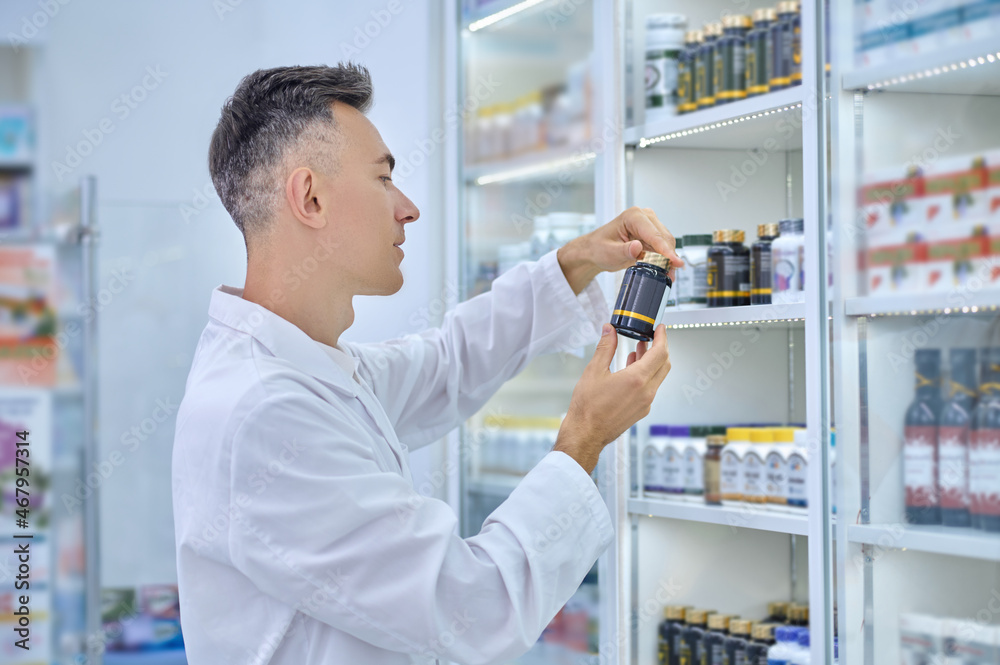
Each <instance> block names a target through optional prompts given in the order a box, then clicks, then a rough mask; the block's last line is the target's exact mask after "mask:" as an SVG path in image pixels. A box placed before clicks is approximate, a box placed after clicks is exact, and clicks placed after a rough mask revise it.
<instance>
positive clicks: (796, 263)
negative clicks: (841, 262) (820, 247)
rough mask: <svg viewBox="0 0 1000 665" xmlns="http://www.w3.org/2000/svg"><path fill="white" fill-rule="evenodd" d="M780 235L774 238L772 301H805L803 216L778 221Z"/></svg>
mask: <svg viewBox="0 0 1000 665" xmlns="http://www.w3.org/2000/svg"><path fill="white" fill-rule="evenodd" d="M778 229H779V231H780V233H781V235H780V236H779V237H778V238H776V239H775V240H773V241H772V242H771V302H772V303H775V304H779V305H784V304H789V303H797V302H805V291H803V288H804V283H805V279H804V276H805V272H804V271H805V266H804V258H805V239H806V238H805V234H804V231H803V229H804V223H803V220H802V219H783V220H781V221H780V222H778Z"/></svg>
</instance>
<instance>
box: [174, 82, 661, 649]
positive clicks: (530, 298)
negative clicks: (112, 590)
mask: <svg viewBox="0 0 1000 665" xmlns="http://www.w3.org/2000/svg"><path fill="white" fill-rule="evenodd" d="M371 98H372V86H371V81H370V78H369V76H368V72H367V70H365V69H364V68H362V67H358V66H354V65H344V66H339V67H332V68H331V67H284V68H278V69H270V70H264V71H257V72H255V73H253V74H251V75H249V76H247V77H246V78H245V79H243V81H242V82H241V83H240V85H239V87H238V88H237V90H236V92H235V94H234V95H233V97H232V98H231V99H230V100H228V101H227V102H226V104H225V106H224V107H223V109H222V117H221V119H220V120H219V124H218V127H217V128H216V130H215V133H214V135H213V136H212V144H211V148H210V152H209V166H210V169H211V173H212V180H213V182H214V184H215V187H216V190H217V191H218V193H219V196H220V198H221V199H222V202H223V204H224V205H225V207H226V209H227V210H228V211H229V213H230V214H231V215H232V217H233V221H234V222H236V225H237V226H238V227H239V228H240V231H242V233H243V235H244V238H245V241H246V246H247V263H248V265H247V277H246V285H245V287H244V288H243V289H237V288H233V287H229V286H224V285H223V286H219V287H218V288H217V289H215V291H214V292H213V294H212V300H211V305H210V307H209V317H210V318H209V323H208V325H207V326H206V328H205V331H204V333H203V334H202V336H201V339H200V341H199V343H198V348H197V350H196V352H195V357H194V361H193V364H192V367H191V373H190V376H189V377H188V382H187V389H186V393H185V396H184V399H183V401H182V402H181V405H180V409H179V411H178V416H177V431H176V439H175V444H174V453H173V497H174V519H175V527H176V540H177V566H178V578H179V584H180V597H181V609H182V617H183V628H184V636H185V642H186V644H187V650H188V659H189V662H190V663H191V664H192V665H229V664H236V663H240V664H252V663H272V664H275V665H292V664H294V665H313V664H318V663H352V664H354V663H358V664H362V663H363V664H365V665H371V664H381V663H386V664H388V663H409V662H433V661H434V660H435V659H442V660H455V661H458V662H461V663H487V662H492V661H496V660H501V659H507V658H512V657H516V656H518V655H519V654H521V653H523V652H524V651H526V650H527V649H528V648H530V647H531V645H532V644H533V643H534V642H535V641H536V640H537V638H538V636H539V634H540V633H541V631H542V629H543V628H544V627H545V625H546V624H547V623H548V622H549V620H550V619H551V618H552V617H553V616H554V615H555V613H556V612H557V611H558V609H559V608H560V607H561V606H562V605H563V604H564V603H565V602H566V600H567V599H568V598H569V597H570V595H572V593H573V592H574V591H575V589H576V588H577V586H578V584H579V583H580V582H581V580H582V579H583V577H584V575H585V574H586V573H587V571H588V570H589V569H590V568H591V566H592V565H593V563H594V561H595V560H596V559H597V557H598V556H599V554H600V553H601V552H602V551H603V550H604V549H605V548H606V547H607V546H608V544H609V543H610V542H611V541H612V538H613V533H612V529H611V522H610V517H609V515H608V512H607V509H606V507H605V505H604V503H603V502H602V500H601V498H600V495H599V494H598V492H597V489H596V488H595V486H594V483H593V481H592V480H591V478H590V475H589V474H590V472H591V471H592V470H593V468H594V466H595V465H596V463H597V458H598V455H599V453H600V451H601V449H602V448H603V447H604V446H605V445H606V444H608V443H609V442H611V441H613V440H615V439H616V438H617V437H618V436H619V435H620V434H621V433H622V432H623V431H625V430H626V429H627V428H628V427H630V426H631V425H632V424H633V423H635V422H636V421H637V420H638V419H639V418H641V417H642V416H644V415H645V414H647V413H648V412H649V407H650V403H651V400H652V398H653V395H654V394H655V392H656V389H657V387H658V386H659V385H660V383H661V382H662V381H663V379H664V377H665V376H666V374H667V372H668V371H669V370H670V363H669V361H668V354H667V347H666V335H665V332H664V329H663V327H662V326H661V327H660V328H659V329H658V330H657V331H656V334H655V337H654V339H653V341H652V343H651V344H650V345H649V347H648V348H647V346H646V345H645V344H640V345H639V347H638V348H637V352H636V353H635V354H631V355H630V357H629V359H628V367H627V368H625V369H624V370H622V371H619V372H617V373H612V372H610V371H609V365H610V363H611V361H612V359H613V356H614V352H615V348H616V340H617V336H616V335H615V334H613V329H612V328H611V327H610V326H609V325H607V324H605V326H604V328H603V335H602V336H601V337H600V341H599V342H598V345H597V351H596V352H595V354H594V358H593V361H592V362H591V363H590V364H589V366H588V367H587V368H586V370H585V372H584V374H583V377H582V379H581V380H580V382H579V384H578V385H577V387H576V389H575V391H574V393H573V397H572V401H571V404H570V406H569V409H568V413H567V415H566V418H565V420H564V422H563V424H562V427H561V428H560V430H559V435H558V440H557V443H556V445H555V448H554V450H553V451H552V452H550V453H549V454H548V455H547V456H546V457H545V458H544V460H543V461H542V462H540V463H539V464H538V466H537V467H536V468H535V469H533V470H532V471H531V472H530V473H528V474H527V475H526V476H525V478H524V480H523V481H522V482H521V483H520V485H519V486H518V487H517V488H516V489H515V490H514V492H513V493H512V494H511V496H510V498H509V499H508V500H507V501H505V502H504V504H503V505H501V506H500V507H499V508H498V509H497V510H496V511H495V512H494V513H493V514H492V515H491V516H490V517H489V519H488V520H487V521H486V523H485V524H484V525H483V529H482V531H481V532H480V533H479V534H478V535H476V536H475V537H472V538H468V539H465V540H463V539H461V538H459V537H458V536H457V535H456V533H455V525H456V518H455V515H454V513H453V512H452V511H451V510H450V508H449V506H448V505H447V504H445V503H443V502H440V501H437V500H433V499H427V498H424V497H422V496H420V495H418V494H417V493H416V492H415V491H414V489H413V484H412V480H411V476H410V471H409V466H408V463H407V457H408V446H410V447H417V446H422V445H425V444H428V443H431V442H433V441H435V440H437V439H439V438H440V437H441V436H443V435H444V434H445V433H446V432H448V431H449V430H451V429H453V428H455V427H456V426H458V425H459V424H460V423H461V422H462V421H463V420H464V419H466V418H468V417H469V416H471V415H472V414H473V413H475V412H476V411H477V410H478V409H479V408H480V407H482V405H483V404H484V403H485V402H486V401H487V400H488V399H489V397H490V396H491V395H493V393H494V392H495V391H496V390H497V389H498V388H499V387H500V385H501V384H502V383H503V382H504V381H506V380H507V379H509V378H510V377H512V376H514V375H515V374H516V373H517V372H518V371H520V370H521V369H522V368H523V367H524V366H525V365H526V364H527V363H528V362H529V361H530V360H531V359H532V358H533V357H534V356H536V355H538V354H540V353H544V352H548V351H552V350H555V349H559V348H561V347H562V346H563V345H564V344H565V340H566V338H567V337H570V336H571V334H572V331H573V330H574V329H576V330H579V329H580V328H581V322H582V324H583V326H584V328H585V329H586V331H588V337H589V338H596V337H598V329H599V328H600V326H601V322H603V321H606V320H607V318H608V316H609V309H608V307H607V304H606V303H605V302H604V299H603V296H602V295H601V292H600V289H599V288H598V287H597V285H596V284H594V283H592V281H593V277H594V276H596V275H597V274H598V273H599V272H600V271H602V270H619V269H621V268H623V267H625V266H627V265H631V264H632V263H634V261H635V258H636V257H637V256H639V254H640V252H641V251H643V248H644V247H645V248H649V249H651V250H653V251H657V252H659V253H662V254H664V255H666V256H668V257H670V258H672V259H675V260H676V254H675V253H674V239H673V237H672V236H671V235H670V234H669V233H668V232H667V230H666V229H664V228H663V226H662V225H661V224H660V223H659V222H658V221H657V220H656V217H655V216H654V215H653V214H652V211H649V210H647V211H640V210H638V209H632V210H629V211H627V212H625V213H623V214H622V215H621V216H620V217H618V218H617V219H615V220H614V221H613V222H611V223H610V224H608V225H606V226H604V227H603V228H601V229H598V230H597V231H594V232H593V233H590V234H588V235H586V236H583V237H581V238H579V239H577V240H574V241H573V242H570V243H569V244H567V245H566V246H564V247H562V248H561V249H559V250H558V251H555V252H551V253H549V254H548V255H547V256H545V257H544V258H542V259H541V260H540V261H538V262H537V263H533V264H522V265H521V266H519V267H517V268H515V269H512V270H511V271H510V272H509V273H507V274H505V275H503V276H502V277H500V278H498V279H497V280H496V281H495V282H494V286H493V289H492V291H491V293H489V294H485V295H482V296H479V297H477V298H474V299H472V300H470V301H468V302H465V303H462V304H461V305H459V306H458V307H456V308H455V310H454V311H452V312H449V313H448V315H447V316H446V318H445V322H444V325H443V326H442V327H441V328H440V329H435V330H428V331H426V332H424V333H422V334H419V335H410V336H408V337H405V338H403V339H399V340H395V341H391V342H386V343H380V344H349V343H346V342H341V341H340V335H341V333H343V331H344V330H346V329H347V328H348V327H349V326H350V325H351V323H352V322H353V320H354V310H353V307H352V298H353V297H354V296H356V295H390V294H392V293H395V292H396V291H398V290H399V288H400V286H401V285H402V281H403V278H402V274H401V273H400V270H399V265H400V262H401V261H402V259H403V250H402V249H401V247H400V246H401V245H402V244H403V241H404V239H405V227H406V225H407V224H409V223H411V222H414V221H416V220H417V218H418V216H419V212H418V211H417V209H416V207H415V206H414V205H413V203H412V202H410V200H409V199H407V198H406V196H404V195H403V193H402V192H400V191H399V190H398V189H396V187H395V186H394V185H393V183H392V177H391V175H392V167H393V163H394V160H393V157H392V155H391V154H390V152H389V150H388V149H387V148H386V146H385V144H384V143H383V142H382V139H381V137H380V136H379V133H378V131H377V130H376V129H375V127H374V125H372V124H371V122H370V121H369V120H368V119H367V118H366V117H365V115H364V112H365V111H366V110H367V109H368V107H369V105H370V104H371ZM576 341H577V345H579V340H576ZM588 341H589V339H588ZM404 442H405V443H404Z"/></svg>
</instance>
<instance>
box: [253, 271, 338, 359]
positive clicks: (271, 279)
mask: <svg viewBox="0 0 1000 665" xmlns="http://www.w3.org/2000/svg"><path fill="white" fill-rule="evenodd" d="M282 274H289V273H288V271H280V270H277V271H276V270H264V269H257V268H255V267H254V268H251V267H248V268H247V280H246V286H244V288H243V299H244V300H247V301H250V302H253V303H256V304H258V305H260V306H261V307H263V308H265V309H267V310H270V311H271V312H273V313H275V314H277V315H278V316H280V317H281V318H283V319H285V320H286V321H288V322H289V323H291V324H293V325H294V326H296V327H297V328H299V329H300V330H301V331H302V332H304V333H305V334H307V335H308V336H309V337H311V338H312V339H314V340H316V341H317V342H322V343H323V344H326V345H328V346H337V343H338V342H339V340H340V335H341V334H342V333H343V332H344V331H345V330H347V329H348V328H349V327H351V324H352V323H354V303H353V297H352V296H351V294H342V293H338V292H337V290H336V289H324V288H322V287H321V285H319V284H318V283H309V282H308V281H306V280H303V281H301V282H299V287H298V288H295V289H292V288H290V287H289V286H288V285H286V284H285V283H284V282H283V281H282V279H281V275H282Z"/></svg>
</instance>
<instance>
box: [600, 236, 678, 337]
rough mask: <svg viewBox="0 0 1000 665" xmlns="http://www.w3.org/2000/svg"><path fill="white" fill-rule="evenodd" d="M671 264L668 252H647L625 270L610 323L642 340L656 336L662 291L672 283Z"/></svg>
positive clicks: (628, 334)
mask: <svg viewBox="0 0 1000 665" xmlns="http://www.w3.org/2000/svg"><path fill="white" fill-rule="evenodd" d="M668 264H669V261H668V260H667V258H666V257H665V256H662V255H660V254H657V253H655V252H645V253H644V254H643V256H642V258H641V259H639V260H638V261H637V262H636V264H635V265H634V266H631V267H629V268H628V269H627V270H625V276H624V277H623V278H622V287H621V290H620V291H619V292H618V300H617V301H615V309H614V311H613V312H612V315H611V325H613V326H614V327H615V329H616V330H617V331H618V332H619V334H622V335H625V336H626V337H631V338H632V339H637V340H640V341H643V342H648V341H650V340H652V339H653V324H654V323H655V322H656V317H657V316H659V314H660V309H661V307H662V305H663V294H664V293H665V292H666V290H667V289H669V288H670V287H671V280H670V278H669V277H668V276H667V265H668Z"/></svg>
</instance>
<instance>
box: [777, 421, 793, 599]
mask: <svg viewBox="0 0 1000 665" xmlns="http://www.w3.org/2000/svg"><path fill="white" fill-rule="evenodd" d="M772 434H773V435H774V442H775V443H794V442H795V428H794V427H774V428H772ZM785 609H786V610H787V609H788V608H787V606H786V608H785Z"/></svg>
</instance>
